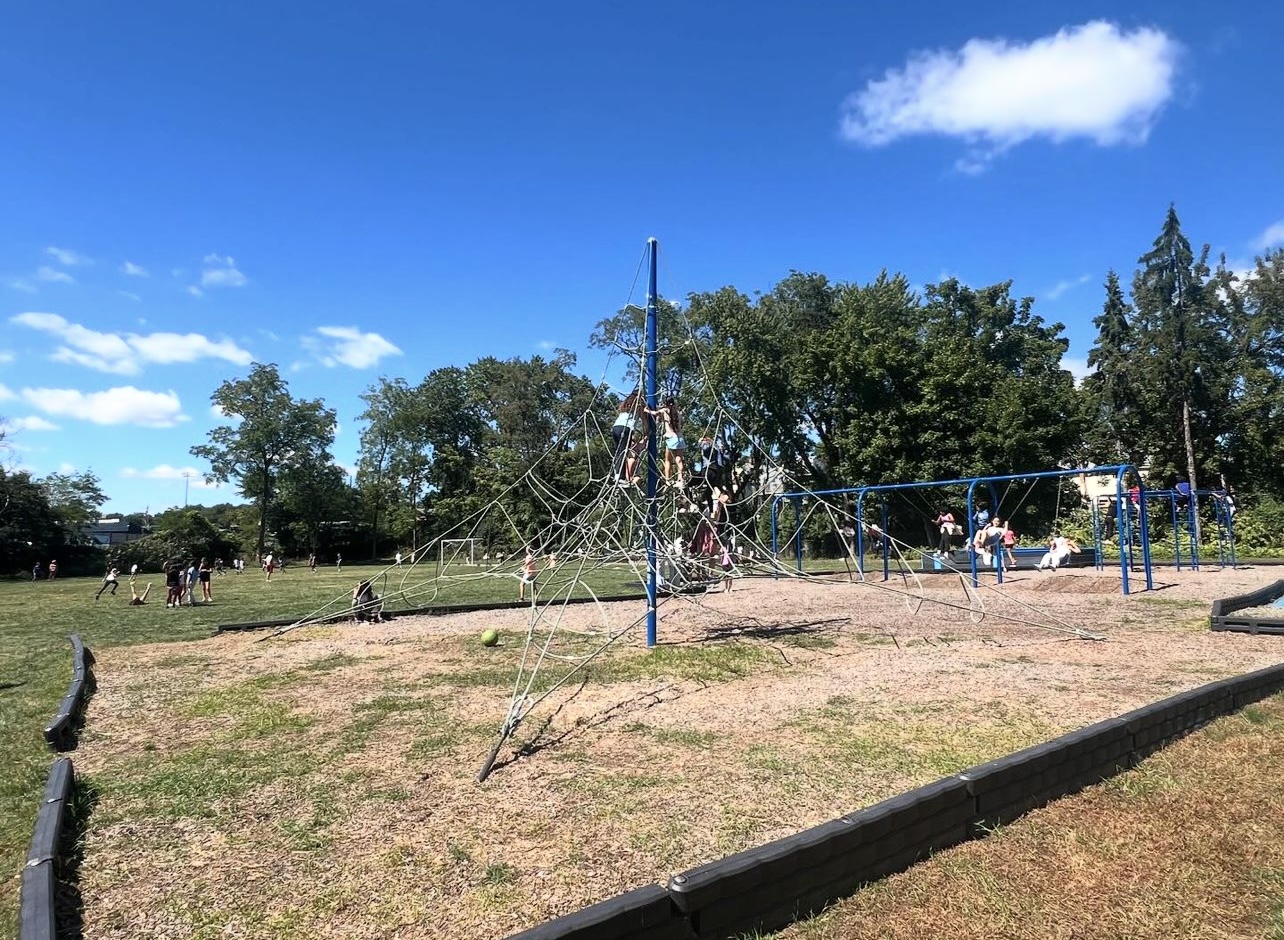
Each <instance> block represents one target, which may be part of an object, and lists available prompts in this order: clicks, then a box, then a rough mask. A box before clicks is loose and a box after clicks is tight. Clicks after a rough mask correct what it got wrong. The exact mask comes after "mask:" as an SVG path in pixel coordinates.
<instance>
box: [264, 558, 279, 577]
mask: <svg viewBox="0 0 1284 940" xmlns="http://www.w3.org/2000/svg"><path fill="white" fill-rule="evenodd" d="M274 570H276V558H274V557H273V555H272V553H271V552H268V553H267V554H266V555H264V556H263V573H264V574H266V575H267V580H269V581H271V580H272V572H273V571H274Z"/></svg>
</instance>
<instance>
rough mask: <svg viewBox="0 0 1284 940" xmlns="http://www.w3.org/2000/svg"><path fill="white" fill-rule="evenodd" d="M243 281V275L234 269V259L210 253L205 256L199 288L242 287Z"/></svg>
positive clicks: (244, 279)
mask: <svg viewBox="0 0 1284 940" xmlns="http://www.w3.org/2000/svg"><path fill="white" fill-rule="evenodd" d="M245 281H246V278H245V275H244V274H242V273H241V272H240V270H239V269H238V268H237V267H236V259H234V258H231V257H229V256H227V255H218V254H212V253H211V254H208V255H206V256H205V258H204V267H203V268H202V270H201V287H244V286H245Z"/></svg>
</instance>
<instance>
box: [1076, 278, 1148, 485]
mask: <svg viewBox="0 0 1284 940" xmlns="http://www.w3.org/2000/svg"><path fill="white" fill-rule="evenodd" d="M1105 287H1106V300H1105V303H1104V304H1103V305H1102V308H1101V313H1100V315H1098V316H1097V317H1095V318H1094V319H1093V321H1092V322H1093V324H1094V325H1095V326H1096V327H1097V338H1096V341H1095V342H1094V344H1093V347H1092V349H1091V350H1090V351H1089V352H1088V366H1089V367H1090V368H1092V369H1093V370H1094V371H1093V372H1092V373H1091V374H1089V375H1088V377H1087V378H1086V379H1085V380H1084V385H1083V395H1082V397H1083V400H1084V404H1085V408H1086V411H1087V415H1088V428H1087V436H1088V441H1087V446H1088V456H1089V458H1090V459H1092V460H1095V461H1098V462H1105V463H1114V462H1118V461H1123V462H1124V463H1129V464H1140V463H1141V462H1142V461H1143V460H1144V459H1145V457H1146V452H1145V449H1144V444H1143V438H1144V428H1145V424H1146V419H1147V415H1146V412H1145V406H1144V404H1143V394H1142V388H1141V386H1140V383H1139V380H1138V377H1137V372H1138V370H1139V369H1141V368H1142V363H1141V362H1140V361H1139V359H1138V350H1137V347H1138V339H1137V335H1136V330H1135V328H1134V326H1133V309H1132V305H1131V304H1129V303H1128V301H1127V300H1126V299H1125V297H1124V292H1123V287H1122V286H1121V285H1120V283H1119V275H1118V274H1116V273H1115V272H1114V271H1113V270H1112V271H1110V272H1108V273H1107V274H1106V284H1105Z"/></svg>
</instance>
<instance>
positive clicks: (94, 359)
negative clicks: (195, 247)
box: [9, 312, 254, 375]
mask: <svg viewBox="0 0 1284 940" xmlns="http://www.w3.org/2000/svg"><path fill="white" fill-rule="evenodd" d="M9 322H10V323H17V324H20V325H22V326H29V327H31V328H32V329H35V330H41V331H43V332H45V333H49V334H51V335H53V336H56V337H58V339H60V340H61V341H62V342H63V344H64V345H62V346H59V347H58V349H57V350H55V352H54V354H53V356H52V358H53V359H54V361H56V362H74V363H76V364H78V365H82V366H85V367H87V368H90V369H96V370H98V371H99V372H110V373H113V374H116V375H137V374H138V373H139V372H141V371H142V368H143V366H144V365H147V364H149V363H161V364H169V363H175V362H195V361H197V360H198V359H222V360H225V361H226V362H231V363H234V364H236V365H240V366H244V365H249V363H250V362H252V361H253V359H254V357H253V356H251V355H250V353H248V352H246V351H245V350H244V349H242V348H241V347H240V346H237V345H236V343H234V342H232V341H231V340H229V339H223V340H211V339H209V338H208V337H206V336H202V335H201V334H199V333H146V334H141V333H102V332H99V331H98V330H91V329H89V328H88V327H84V326H81V325H80V324H78V323H70V322H68V321H67V320H65V319H64V318H62V317H60V316H58V314H56V313H35V312H29V313H20V314H18V315H17V316H15V317H11V318H10V320H9Z"/></svg>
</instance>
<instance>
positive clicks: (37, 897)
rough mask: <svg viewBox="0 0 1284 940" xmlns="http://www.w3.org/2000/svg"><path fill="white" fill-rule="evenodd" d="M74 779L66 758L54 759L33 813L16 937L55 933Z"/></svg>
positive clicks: (48, 939)
mask: <svg viewBox="0 0 1284 940" xmlns="http://www.w3.org/2000/svg"><path fill="white" fill-rule="evenodd" d="M74 782H75V773H74V771H73V769H72V766H71V761H70V760H69V759H68V758H66V757H58V758H55V759H54V762H53V765H52V766H51V767H50V768H49V779H48V780H47V781H46V782H45V790H44V794H43V795H42V796H41V799H40V811H39V812H38V813H37V814H36V825H35V831H34V832H33V833H32V836H31V849H30V851H29V852H28V853H27V864H26V866H25V867H24V868H23V870H22V887H21V889H20V891H21V898H20V900H19V911H20V913H19V918H18V940H55V938H56V937H57V936H58V924H57V918H56V916H55V906H54V886H55V884H56V883H57V879H58V871H57V869H58V863H59V860H58V846H59V844H60V843H61V841H62V828H63V824H64V823H65V821H66V815H67V810H68V806H69V805H70V803H71V790H72V785H73V784H74Z"/></svg>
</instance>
